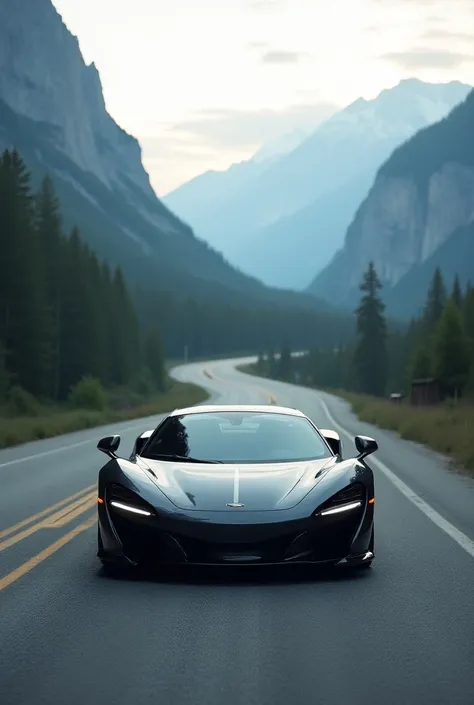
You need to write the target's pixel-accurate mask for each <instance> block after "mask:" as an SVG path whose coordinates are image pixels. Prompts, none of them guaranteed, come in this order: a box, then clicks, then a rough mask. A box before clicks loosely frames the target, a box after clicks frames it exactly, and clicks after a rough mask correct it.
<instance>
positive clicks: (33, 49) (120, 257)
mask: <svg viewBox="0 0 474 705" xmlns="http://www.w3.org/2000/svg"><path fill="white" fill-rule="evenodd" d="M0 66H1V67H2V70H1V72H0V149H5V148H13V147H15V148H16V149H17V150H18V151H19V152H20V154H21V155H22V157H23V158H24V159H25V160H26V162H27V165H28V168H29V170H30V171H31V172H32V176H33V182H34V185H36V184H37V183H39V181H40V179H41V178H42V176H43V175H44V174H45V173H49V174H50V175H51V177H52V179H53V181H54V185H55V188H56V191H57V194H58V196H59V199H60V201H61V205H62V211H63V213H64V226H65V228H66V229H67V230H70V229H71V228H72V226H73V225H77V226H78V228H79V230H80V232H81V235H82V237H83V238H84V240H85V241H86V242H87V243H88V244H89V245H90V246H91V247H92V248H93V249H94V251H95V252H96V253H97V255H98V256H99V257H100V258H105V259H107V261H108V262H109V263H110V264H111V265H113V266H116V265H121V266H122V268H123V269H124V272H125V274H126V276H127V278H128V280H129V281H130V282H131V283H132V284H133V285H134V286H137V285H139V286H140V287H141V288H142V289H148V290H159V289H161V290H171V291H174V292H178V293H179V294H183V295H187V294H191V295H199V296H202V297H208V298H213V299H214V298H216V297H217V298H224V299H227V300H235V299H239V300H240V299H247V301H249V302H251V301H253V300H254V299H255V298H257V299H259V298H260V299H262V300H263V299H264V300H267V299H268V300H275V297H276V298H277V299H278V300H280V299H281V295H280V294H278V293H276V294H275V293H274V292H271V291H270V290H268V289H266V288H265V287H263V286H262V284H261V283H260V282H258V281H256V280H254V279H252V278H250V277H248V276H245V275H244V274H242V273H241V272H239V271H237V270H236V269H235V268H233V267H231V266H230V265H229V264H228V263H227V262H226V261H225V260H224V258H223V257H222V255H221V254H219V253H217V252H215V251H214V250H212V249H211V248H210V247H209V245H208V244H207V243H205V242H203V241H201V240H199V239H198V238H196V237H195V235H194V233H193V231H192V230H191V228H190V227H189V226H188V225H186V224H185V223H183V222H182V221H181V220H180V219H179V218H177V217H176V216H175V215H174V214H173V213H171V212H170V210H169V209H168V208H167V207H165V206H164V205H163V203H162V202H161V201H160V200H158V198H157V197H156V195H155V193H154V191H153V189H152V187H151V185H150V181H149V177H148V174H147V173H146V172H145V170H144V168H143V165H142V161H141V149H140V146H139V144H138V142H137V140H136V139H135V138H134V137H132V136H131V135H129V134H128V133H127V132H125V131H124V130H123V129H122V128H120V127H119V126H118V125H117V123H116V122H115V121H114V120H113V118H112V117H111V116H110V115H109V114H108V112H107V109H106V106H105V102H104V97H103V93H102V86H101V82H100V77H99V74H98V72H97V69H96V67H95V66H94V64H91V65H90V66H87V65H86V64H85V63H84V60H83V57H82V54H81V51H80V47H79V43H78V40H77V38H76V37H74V36H73V35H72V34H71V33H70V32H69V31H68V29H67V28H66V26H65V25H64V23H63V21H62V19H61V16H60V15H59V14H58V12H57V11H56V10H55V8H54V6H53V5H52V3H51V0H22V1H21V2H17V0H2V2H1V3H0ZM307 298H309V297H304V299H303V298H301V299H298V301H300V300H301V301H306V299H307Z"/></svg>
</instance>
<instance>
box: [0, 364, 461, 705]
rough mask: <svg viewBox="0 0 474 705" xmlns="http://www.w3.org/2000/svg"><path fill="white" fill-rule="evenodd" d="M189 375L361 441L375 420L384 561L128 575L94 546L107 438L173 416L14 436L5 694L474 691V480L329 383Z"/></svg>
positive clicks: (0, 546) (28, 697)
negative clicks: (56, 435)
mask: <svg viewBox="0 0 474 705" xmlns="http://www.w3.org/2000/svg"><path fill="white" fill-rule="evenodd" d="M175 375H176V376H177V377H178V378H180V379H183V380H189V381H194V382H198V383H200V384H202V385H203V386H205V387H207V388H208V389H209V390H210V391H211V392H212V398H211V399H212V400H215V401H217V400H219V401H222V402H228V403H231V402H232V403H233V402H236V403H239V402H242V403H268V401H269V400H270V397H273V400H274V401H276V402H277V403H279V404H283V405H289V406H297V407H299V408H301V409H302V410H303V411H305V412H306V413H308V414H309V415H310V416H311V418H313V420H314V421H315V422H316V423H317V424H318V425H320V426H321V427H326V428H328V427H329V428H331V427H332V428H336V430H339V431H340V433H341V436H342V438H343V441H344V447H345V452H346V454H349V453H350V452H351V445H352V441H351V438H352V437H353V436H354V434H355V433H366V434H369V435H373V436H375V437H376V438H377V440H378V442H379V445H380V450H379V452H378V454H377V458H375V456H373V462H372V465H373V468H374V471H375V474H376V492H377V504H376V522H377V524H376V560H375V562H374V566H373V569H372V570H371V571H368V572H367V574H365V573H364V575H360V576H358V577H350V576H345V575H344V576H341V577H338V578H334V577H331V576H330V575H321V576H312V577H311V576H308V575H306V574H297V573H295V574H294V575H292V576H288V575H287V574H285V575H282V574H281V573H278V571H266V572H265V573H253V572H252V573H249V572H245V575H244V576H242V574H239V573H238V572H237V573H232V574H228V573H227V572H226V573H225V575H223V574H222V573H219V571H217V572H213V573H209V572H199V573H197V574H196V573H194V574H191V575H189V576H188V577H187V578H183V577H179V576H178V577H171V578H169V579H161V580H158V579H155V578H152V577H149V578H141V579H139V580H113V579H110V578H107V577H105V576H104V575H103V573H102V570H101V568H100V564H99V562H98V560H97V559H96V558H95V551H96V526H95V517H94V513H95V496H96V495H95V483H96V479H97V471H98V468H99V466H100V464H101V461H102V458H101V456H100V455H99V453H98V451H97V450H96V448H95V445H96V443H97V440H98V439H99V438H100V437H101V436H103V435H107V434H108V433H109V432H112V431H113V432H119V433H121V434H122V437H123V444H124V450H126V451H128V450H129V449H131V445H132V443H133V440H134V438H135V436H136V435H137V434H138V433H139V432H140V431H141V430H145V429H147V428H150V427H153V423H154V422H155V421H156V419H151V420H150V419H146V420H143V421H142V422H140V421H133V422H130V423H125V424H121V425H120V424H119V425H118V426H114V427H108V428H103V429H100V430H97V429H96V430H93V431H90V430H89V431H83V432H80V433H76V434H71V435H68V436H63V437H62V438H60V439H54V440H45V441H40V442H37V443H33V444H28V445H25V446H22V447H19V448H15V449H12V450H8V451H2V452H1V453H0V654H1V656H0V703H1V705H55V704H56V703H62V702H67V703H68V705H86V704H87V705H96V704H97V705H98V704H99V703H100V704H103V703H105V704H107V705H108V704H109V703H110V704H111V705H122V704H124V705H125V704H127V705H131V704H132V703H133V705H142V704H144V703H147V704H148V703H165V704H166V705H168V703H169V704H170V705H289V704H290V703H291V704H292V705H299V704H300V703H301V704H303V703H304V704H305V705H306V703H316V704H318V705H343V704H345V703H351V705H366V704H367V703H372V704H373V705H392V704H393V705H412V704H413V705H415V704H416V705H424V704H425V703H426V705H472V703H474V482H473V481H469V480H467V479H465V478H463V477H461V476H459V475H457V474H455V473H453V472H451V471H450V470H449V469H447V468H446V461H445V460H444V459H443V458H441V457H440V456H437V455H435V454H433V453H430V452H428V451H426V450H424V449H421V448H419V447H418V446H415V445H414V444H410V443H406V442H402V441H399V440H397V439H396V438H395V437H394V436H393V435H392V434H390V433H388V432H384V431H380V430H378V429H375V428H373V427H371V426H369V425H367V424H363V423H359V422H357V420H356V419H355V418H354V416H353V415H352V414H351V412H350V411H349V409H348V407H347V405H346V404H345V403H344V402H342V401H341V400H339V399H337V398H334V397H331V396H329V395H326V394H322V393H316V392H314V391H310V390H305V389H302V388H299V387H294V386H292V385H287V384H283V383H278V382H273V381H269V380H261V379H256V378H253V377H249V376H244V375H242V374H241V373H239V372H237V371H236V370H235V369H234V367H233V363H232V362H230V361H225V362H212V363H208V364H204V363H200V364H193V365H188V366H186V367H181V368H177V369H176V371H175ZM104 459H105V458H104Z"/></svg>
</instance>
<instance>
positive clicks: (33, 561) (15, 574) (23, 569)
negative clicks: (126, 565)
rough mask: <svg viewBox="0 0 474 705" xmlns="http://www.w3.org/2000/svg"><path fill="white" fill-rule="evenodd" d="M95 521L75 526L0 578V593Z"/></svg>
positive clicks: (91, 520)
mask: <svg viewBox="0 0 474 705" xmlns="http://www.w3.org/2000/svg"><path fill="white" fill-rule="evenodd" d="M96 521H97V520H96V518H95V517H92V518H91V519H88V520H87V521H85V522H84V523H83V524H80V525H79V526H76V528H74V529H72V530H71V531H69V532H68V533H67V534H64V536H61V538H59V539H58V540H57V541H55V542H54V543H52V544H51V545H50V546H48V547H47V548H45V549H44V550H43V551H41V552H40V553H38V554H37V555H36V556H33V558H30V559H29V560H28V561H26V563H23V565H21V566H19V567H18V568H16V569H15V570H12V572H11V573H8V575H6V576H5V577H4V578H0V591H2V590H4V589H5V588H6V587H8V586H9V585H11V584H12V583H14V582H15V581H16V580H18V579H19V578H21V577H22V576H23V575H25V574H26V573H29V572H30V570H32V569H33V568H35V567H36V566H37V565H39V564H40V563H41V562H42V561H44V560H46V558H49V557H50V556H52V555H53V553H56V551H58V550H59V549H60V548H62V547H63V546H65V545H66V544H67V543H69V541H72V539H73V538H75V537H76V536H77V535H78V534H81V533H82V532H83V531H87V529H91V528H92V527H93V526H94V524H95V523H96Z"/></svg>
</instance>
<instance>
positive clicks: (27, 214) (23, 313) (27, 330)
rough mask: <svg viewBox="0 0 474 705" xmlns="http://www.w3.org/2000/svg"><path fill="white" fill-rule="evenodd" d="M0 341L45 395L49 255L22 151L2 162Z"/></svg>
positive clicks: (9, 365) (14, 370) (28, 382)
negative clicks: (36, 220)
mask: <svg viewBox="0 0 474 705" xmlns="http://www.w3.org/2000/svg"><path fill="white" fill-rule="evenodd" d="M0 199H1V201H0V237H1V240H0V247H1V248H2V256H1V257H0V343H1V344H2V346H3V349H4V351H5V354H6V369H7V371H8V372H9V374H11V375H12V378H13V381H14V382H15V383H16V384H19V385H21V386H22V387H24V388H25V389H26V390H28V391H29V392H31V393H32V394H36V395H44V394H45V393H46V392H47V391H48V390H47V389H46V388H45V379H46V378H47V344H48V333H49V330H48V325H47V322H46V315H47V306H46V296H45V289H44V284H45V281H44V261H43V257H42V251H41V247H40V245H39V242H38V238H37V237H36V233H35V229H34V203H33V197H32V194H31V187H30V174H29V172H28V170H27V168H26V165H25V163H24V161H23V160H22V159H21V157H20V155H19V154H18V152H16V151H15V150H13V151H12V152H9V151H5V152H4V154H3V156H2V159H1V164H0Z"/></svg>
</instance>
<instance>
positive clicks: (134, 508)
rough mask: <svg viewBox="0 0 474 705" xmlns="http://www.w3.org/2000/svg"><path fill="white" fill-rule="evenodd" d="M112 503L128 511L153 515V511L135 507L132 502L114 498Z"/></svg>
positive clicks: (148, 515) (113, 505)
mask: <svg viewBox="0 0 474 705" xmlns="http://www.w3.org/2000/svg"><path fill="white" fill-rule="evenodd" d="M110 504H111V505H112V507H117V509H123V510H124V511H126V512H132V513H133V514H142V515H143V516H147V517H150V516H151V512H149V511H147V510H146V509H140V508H139V507H133V506H132V505H131V504H123V503H122V502H116V501H115V499H113V500H112V501H111V502H110Z"/></svg>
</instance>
